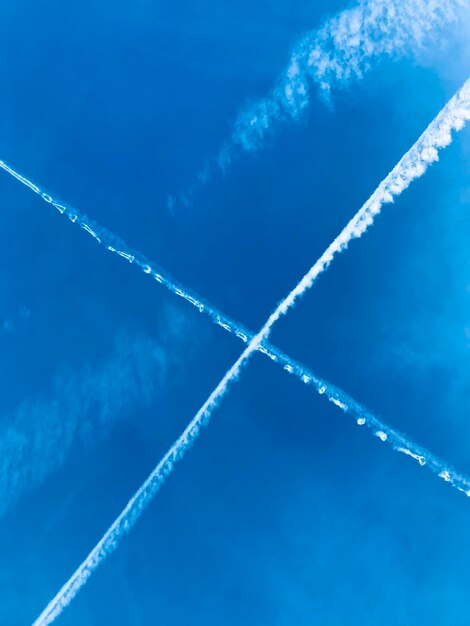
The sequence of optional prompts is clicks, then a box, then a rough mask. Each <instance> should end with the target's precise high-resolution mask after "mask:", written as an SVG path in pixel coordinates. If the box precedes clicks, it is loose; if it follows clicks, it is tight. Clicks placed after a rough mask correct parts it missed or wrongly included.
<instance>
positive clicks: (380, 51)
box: [168, 0, 468, 208]
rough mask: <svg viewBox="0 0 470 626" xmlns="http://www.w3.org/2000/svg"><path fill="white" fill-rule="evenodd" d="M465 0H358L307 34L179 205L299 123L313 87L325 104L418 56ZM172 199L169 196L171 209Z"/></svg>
mask: <svg viewBox="0 0 470 626" xmlns="http://www.w3.org/2000/svg"><path fill="white" fill-rule="evenodd" d="M467 5H468V0H413V2H410V1H409V0H360V2H359V3H358V4H357V5H356V6H355V7H353V8H351V9H346V10H344V11H342V12H340V13H338V14H337V15H335V16H333V17H332V18H330V19H328V20H327V21H326V22H325V23H324V25H323V26H322V27H321V28H320V29H318V30H312V31H310V32H308V33H307V34H306V35H305V36H304V37H303V38H302V39H301V40H300V41H299V42H298V43H297V45H296V46H295V48H294V49H293V51H292V54H291V57H290V61H289V64H288V66H287V68H286V69H285V70H284V71H283V73H282V74H281V75H280V76H279V77H278V79H277V82H276V85H275V86H274V88H273V89H272V91H271V92H270V93H269V95H268V96H266V97H265V98H262V99H261V100H258V101H257V102H254V103H252V104H251V105H249V106H248V107H246V108H245V109H243V110H242V111H241V112H240V113H239V114H238V116H237V117H236V119H235V123H234V127H233V130H232V132H231V135H230V137H229V139H228V140H227V141H226V142H225V143H224V144H223V146H222V148H221V150H220V151H219V154H218V155H217V157H216V159H215V160H214V162H213V163H212V164H211V162H207V163H206V166H205V167H204V169H203V170H202V171H201V172H200V173H199V175H198V177H197V182H196V184H195V185H194V186H193V187H192V188H191V189H189V190H188V191H187V192H186V193H185V194H180V195H179V198H178V199H179V201H181V202H182V203H183V204H187V203H188V202H190V200H191V198H192V196H193V194H194V193H195V192H196V190H197V189H198V188H199V187H200V186H201V185H204V184H206V182H207V181H208V179H209V178H210V176H211V173H212V172H213V170H214V166H216V167H217V169H220V170H222V171H226V170H227V168H228V167H229V165H230V163H231V162H232V161H233V160H234V159H236V158H237V157H238V156H239V155H240V154H243V153H246V152H253V151H255V150H258V149H259V148H260V147H261V146H262V145H263V142H264V140H265V137H266V135H267V134H268V133H269V132H271V131H273V130H274V129H276V128H277V127H278V126H280V125H282V124H285V123H288V122H291V121H293V120H298V119H299V118H300V117H301V115H302V113H303V112H304V111H305V110H306V109H307V107H308V104H309V101H310V91H311V87H312V85H314V86H316V87H317V89H319V91H320V94H321V95H322V97H323V98H324V99H326V100H327V101H329V100H330V94H331V91H332V90H333V89H334V88H340V87H344V86H346V85H348V84H349V83H351V82H352V81H354V80H358V79H360V78H362V77H363V76H364V75H365V74H366V73H367V72H369V71H370V70H371V69H373V68H374V67H375V66H377V65H378V64H379V63H380V61H381V60H382V59H383V58H384V57H391V58H399V57H403V56H405V55H408V54H413V53H417V52H419V51H420V50H422V49H423V47H424V45H425V44H426V43H427V42H429V41H430V40H431V39H432V38H433V34H434V33H435V32H436V31H437V30H438V29H439V28H440V27H442V26H444V25H445V24H446V23H448V22H450V21H453V20H455V19H456V18H457V16H458V14H459V8H460V7H462V6H467ZM174 204H175V198H174V197H172V196H171V197H169V199H168V206H169V208H172V207H173V206H174Z"/></svg>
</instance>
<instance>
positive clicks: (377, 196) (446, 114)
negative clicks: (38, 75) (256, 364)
mask: <svg viewBox="0 0 470 626" xmlns="http://www.w3.org/2000/svg"><path fill="white" fill-rule="evenodd" d="M469 118H470V79H468V80H467V81H466V82H465V84H464V85H463V87H462V88H461V89H460V90H459V91H458V92H457V93H456V94H455V96H453V98H451V100H450V101H449V102H448V103H447V105H446V106H445V107H444V109H442V111H441V112H440V113H439V115H438V116H437V117H436V118H435V119H434V120H433V122H431V124H430V125H429V126H428V128H427V129H426V131H425V132H424V133H423V135H421V137H420V138H419V139H418V141H417V142H416V144H415V145H414V146H413V147H412V148H411V149H410V150H409V151H408V152H407V153H406V154H405V156H404V157H403V158H402V159H401V160H400V161H399V163H398V164H397V165H396V166H395V168H394V169H393V170H392V171H391V173H390V174H389V175H388V176H387V177H386V178H385V179H384V181H382V183H381V184H380V185H379V187H378V189H377V190H376V191H375V192H374V194H373V195H372V196H371V198H369V200H368V201H367V202H366V203H365V204H364V205H363V207H362V208H361V209H360V210H359V211H358V213H357V214H356V215H355V217H354V218H353V219H352V220H351V221H350V222H349V224H348V225H347V226H346V227H345V228H344V229H343V231H342V232H341V233H340V235H339V236H338V237H337V238H336V239H335V240H334V242H333V243H332V244H331V245H330V246H329V247H328V248H327V250H326V251H325V252H324V254H323V255H322V256H321V257H320V259H319V260H318V261H317V262H316V263H315V264H314V265H313V266H312V268H311V269H310V271H309V272H308V273H307V274H306V275H305V276H304V277H303V278H302V280H301V281H300V282H299V283H298V284H297V286H296V287H295V288H294V289H293V290H292V291H291V292H290V293H289V294H288V296H287V297H286V298H285V299H284V300H282V301H281V303H280V304H279V305H278V306H277V307H276V309H275V310H274V312H273V313H272V314H271V315H270V316H269V318H268V320H267V322H266V323H265V324H264V326H263V327H262V328H261V330H260V331H259V332H258V333H257V334H256V335H253V336H251V338H250V339H249V340H248V339H247V340H248V341H249V343H248V345H247V347H246V348H245V350H244V351H243V352H242V354H241V355H240V357H239V358H238V359H237V361H236V362H235V363H234V364H233V365H232V367H231V368H230V369H229V370H228V371H227V373H226V374H225V375H224V377H223V378H222V380H221V381H220V382H219V384H218V385H217V387H216V388H215V389H214V391H213V392H212V393H211V394H210V396H209V397H208V399H207V400H206V401H205V403H204V404H203V405H202V407H201V408H200V409H199V411H198V412H197V414H196V415H195V417H194V418H193V419H192V421H191V422H190V424H189V425H188V426H187V428H186V429H185V431H184V432H183V434H182V435H181V436H180V437H179V438H178V439H177V440H176V442H175V443H174V444H173V445H172V446H171V448H170V450H169V451H168V452H167V453H166V454H165V456H164V457H163V459H162V460H161V461H160V462H159V464H158V465H157V467H156V468H155V469H154V470H153V472H152V473H151V474H150V476H149V477H148V478H147V480H146V481H145V482H144V484H143V485H142V486H141V487H140V488H139V490H138V491H137V493H136V494H135V495H134V496H133V498H131V500H130V501H129V503H128V504H127V506H126V508H125V509H124V511H123V512H122V513H121V514H120V515H119V517H118V518H117V519H116V521H115V522H114V523H113V525H112V526H111V527H110V528H109V529H108V531H107V532H106V533H105V535H104V536H103V538H102V539H101V540H100V542H99V543H98V544H97V546H96V547H95V548H94V549H93V550H92V551H91V552H90V554H89V555H88V557H87V558H86V559H85V561H83V563H82V564H81V565H80V567H79V568H78V569H77V570H76V572H75V573H74V574H73V575H72V577H71V578H70V579H69V580H68V581H67V582H66V583H65V585H64V586H63V587H62V589H61V590H60V591H59V592H58V594H57V595H56V596H55V597H54V598H53V599H52V600H51V602H50V603H49V604H48V606H47V607H46V608H45V609H44V611H43V612H42V613H41V615H40V616H39V617H38V619H37V620H36V621H35V622H34V625H33V626H39V625H44V624H50V623H51V622H53V621H54V620H55V619H56V617H58V616H59V615H60V613H61V612H62V611H63V609H64V608H65V607H66V606H68V605H69V604H70V602H71V601H72V600H73V598H74V597H75V595H76V594H77V592H78V591H79V590H80V588H81V587H82V586H83V585H84V584H85V583H86V581H87V580H88V578H89V577H90V575H91V574H92V573H93V571H94V570H95V569H96V568H97V567H98V565H99V564H100V563H101V562H102V561H103V560H104V559H105V558H106V557H107V556H108V555H109V554H111V552H113V550H114V549H115V548H116V547H117V544H118V542H119V540H120V539H121V537H122V536H123V535H124V534H125V533H126V532H128V531H129V530H130V529H131V528H132V527H133V525H134V524H135V522H136V521H137V519H138V518H139V517H140V515H141V514H142V512H143V510H144V509H145V507H146V506H147V505H148V504H149V503H150V501H151V499H152V498H153V497H154V495H155V494H156V493H157V491H158V490H159V488H160V486H161V485H162V484H163V482H164V481H165V479H166V477H167V476H168V475H169V474H170V473H171V471H172V470H173V467H174V465H175V463H176V462H177V461H178V460H179V459H181V458H182V457H183V456H184V454H185V453H186V451H187V450H188V449H189V448H190V447H191V445H192V443H193V441H194V440H195V439H196V438H197V436H198V435H199V432H200V430H201V427H202V426H204V425H206V424H207V423H208V421H209V419H210V417H211V414H212V412H213V410H214V408H215V407H216V406H217V405H218V403H219V401H220V400H221V399H222V398H223V396H224V395H225V394H226V393H227V391H228V389H229V386H230V384H231V383H232V382H234V381H235V380H236V379H237V378H238V376H239V374H240V371H241V369H242V367H243V366H244V365H246V363H247V362H248V359H249V358H250V357H251V355H252V354H253V352H255V351H256V350H258V349H260V347H261V345H262V343H263V342H264V341H266V340H267V338H268V336H269V333H270V331H271V328H272V327H273V325H274V324H275V322H276V321H277V320H278V319H279V318H280V317H281V316H282V315H284V314H285V313H287V311H288V310H289V308H290V307H292V306H293V305H294V303H295V301H296V300H297V298H298V297H300V296H301V295H302V294H303V293H305V291H306V290H307V289H309V288H310V287H311V286H312V284H313V282H314V281H315V279H316V278H317V277H318V276H319V274H320V273H322V272H323V271H324V270H325V269H326V268H327V267H328V266H329V264H330V263H331V261H332V260H333V258H334V255H335V254H337V253H338V252H341V251H342V250H344V249H345V248H346V247H347V245H348V243H349V241H351V239H353V238H357V237H360V236H361V235H362V234H363V233H364V232H365V231H366V229H367V227H368V226H369V225H370V224H371V223H372V222H373V219H374V216H375V215H376V214H378V213H379V212H380V209H381V206H382V205H383V204H384V203H385V202H391V201H392V199H393V196H395V195H398V194H399V193H401V192H402V191H403V190H404V189H405V188H406V187H407V186H408V185H409V184H410V183H411V181H412V180H413V179H414V178H417V177H419V176H421V175H422V174H423V173H424V172H425V170H426V168H427V166H428V165H429V164H430V163H432V162H433V161H435V160H436V159H437V158H438V156H437V149H438V148H441V147H444V146H446V145H448V144H449V143H450V141H451V139H452V137H451V131H452V130H453V129H456V130H460V129H461V128H463V126H464V124H465V121H466V120H467V119H469ZM0 166H1V167H3V168H4V169H6V171H8V172H9V173H10V174H12V175H13V176H15V178H17V179H18V180H20V181H21V182H23V183H24V184H26V185H27V186H28V187H30V188H31V189H33V191H35V192H36V193H38V194H39V195H41V196H42V197H43V198H44V199H45V200H46V201H47V202H52V203H53V204H54V201H53V200H52V198H51V197H50V196H47V194H46V197H44V193H43V192H41V190H40V189H39V188H38V187H37V186H36V185H33V183H31V182H30V181H29V180H28V179H26V178H24V177H23V176H21V175H20V174H18V173H17V172H15V171H14V170H12V169H11V168H9V167H8V166H6V165H5V164H4V163H3V162H1V161H0ZM60 206H61V209H63V211H62V212H66V211H67V209H66V208H65V207H64V206H63V205H60ZM61 209H59V210H61ZM70 210H71V209H69V211H70ZM74 216H75V219H74V220H73V221H76V220H77V219H78V216H77V215H76V213H75V214H74ZM92 234H93V236H95V237H96V236H97V235H96V233H92ZM117 252H118V253H120V254H121V256H125V258H127V256H128V255H127V253H126V252H122V251H121V252H119V251H117ZM128 260H129V259H128ZM133 260H134V259H132V261H133ZM150 271H152V270H151V269H150ZM273 356H276V354H275V351H273ZM289 361H290V360H289ZM285 367H286V369H289V368H290V370H291V369H292V365H290V363H288V364H287V365H286V366H285ZM290 370H289V371H290ZM304 382H310V381H309V380H306V381H304ZM312 382H313V381H312ZM315 384H316V383H315ZM319 391H320V390H319ZM323 391H326V387H325V389H324V390H323ZM330 394H331V396H330V397H331V399H332V401H333V402H334V403H335V404H336V405H337V406H338V407H339V408H341V409H342V410H343V411H346V412H351V413H353V414H355V415H356V416H358V417H357V423H358V424H359V425H365V424H367V425H368V426H369V427H370V428H372V429H373V431H374V434H375V435H376V436H377V437H378V438H379V439H380V440H381V441H384V442H385V441H389V443H390V444H391V445H392V447H393V448H394V449H396V450H397V451H399V452H402V453H404V454H406V455H408V456H410V457H412V458H414V459H416V460H417V461H418V462H419V463H420V464H421V465H424V464H427V465H428V466H429V467H430V468H431V469H432V470H433V471H434V472H436V473H437V474H438V475H439V476H440V477H441V478H443V479H444V480H446V481H448V482H450V483H451V484H452V485H453V486H454V487H456V488H457V489H458V490H459V491H463V492H465V493H466V494H467V495H470V481H469V480H468V479H467V478H465V477H464V476H462V475H460V474H458V473H457V472H455V470H453V469H452V468H449V467H448V466H447V465H446V464H444V463H443V462H442V461H440V460H439V459H437V458H436V457H434V455H432V454H431V453H430V452H428V451H426V450H424V449H422V448H420V447H419V446H417V445H416V444H414V443H412V442H410V441H408V440H407V439H406V438H405V437H404V436H403V435H401V434H400V433H398V432H396V431H394V430H392V429H390V428H388V427H387V426H385V425H384V424H382V423H381V422H380V421H379V420H378V419H377V418H375V417H374V416H372V415H371V414H370V413H368V412H367V411H364V410H362V407H360V406H359V405H357V404H356V403H354V401H352V400H351V399H350V398H348V397H346V395H345V394H341V392H339V393H338V394H337V395H336V397H335V396H334V393H333V392H331V390H330ZM341 396H342V397H341Z"/></svg>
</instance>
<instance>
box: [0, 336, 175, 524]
mask: <svg viewBox="0 0 470 626" xmlns="http://www.w3.org/2000/svg"><path fill="white" fill-rule="evenodd" d="M168 367H169V362H168V358H167V356H166V352H165V350H164V349H163V348H162V347H161V346H160V345H159V344H158V343H157V342H155V341H152V340H149V339H144V338H142V337H138V338H134V339H130V338H129V337H126V336H124V335H123V336H121V337H119V338H118V340H117V342H116V348H115V353H114V354H113V356H112V357H110V358H109V359H107V360H106V361H104V362H103V363H102V364H101V366H100V367H99V368H97V369H96V370H95V371H94V372H90V371H89V368H85V369H84V370H83V371H82V372H81V373H75V374H71V373H69V372H61V373H59V374H58V375H57V376H56V378H55V380H54V383H53V399H52V400H51V399H35V400H29V401H27V402H24V403H22V404H21V405H20V406H19V407H18V408H17V409H16V410H15V411H14V412H13V413H11V414H8V415H4V416H2V419H1V420H0V424H1V426H0V516H1V515H3V514H4V513H5V511H6V510H7V509H8V508H9V507H11V506H12V505H13V504H14V503H15V502H16V501H17V500H18V498H19V497H20V496H21V495H23V494H24V493H25V492H27V491H31V490H32V489H34V488H35V487H38V486H39V485H40V484H42V482H43V481H44V480H45V479H46V478H47V477H48V476H49V475H50V474H51V473H52V472H54V471H55V470H57V469H58V468H59V467H60V466H61V465H62V464H63V462H64V460H65V458H66V457H67V455H68V453H69V451H70V449H71V447H72V445H73V444H74V443H76V442H82V443H83V444H84V445H93V444H94V443H95V442H96V441H97V440H100V438H102V437H104V436H105V433H107V432H108V431H109V429H110V427H111V426H112V425H114V424H115V423H116V422H117V421H118V420H119V419H120V418H122V417H123V415H125V413H126V411H129V410H130V409H132V408H135V406H136V405H140V406H143V405H146V404H149V402H150V400H151V398H152V396H153V394H154V391H155V388H156V387H157V386H158V385H159V384H161V383H162V382H163V380H164V379H165V376H166V372H167V369H168Z"/></svg>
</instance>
